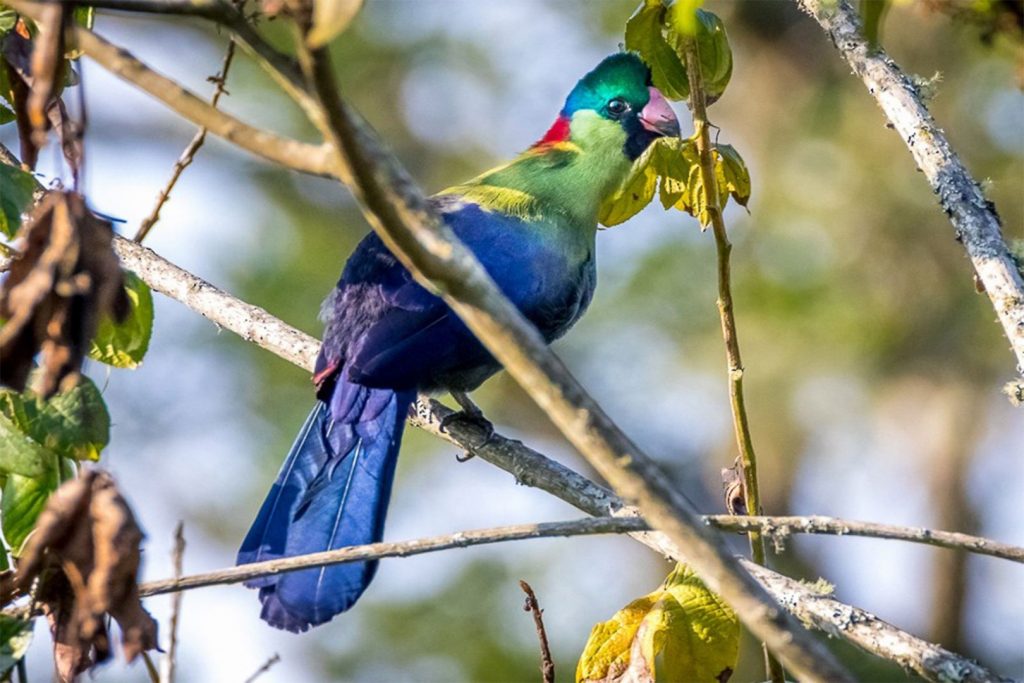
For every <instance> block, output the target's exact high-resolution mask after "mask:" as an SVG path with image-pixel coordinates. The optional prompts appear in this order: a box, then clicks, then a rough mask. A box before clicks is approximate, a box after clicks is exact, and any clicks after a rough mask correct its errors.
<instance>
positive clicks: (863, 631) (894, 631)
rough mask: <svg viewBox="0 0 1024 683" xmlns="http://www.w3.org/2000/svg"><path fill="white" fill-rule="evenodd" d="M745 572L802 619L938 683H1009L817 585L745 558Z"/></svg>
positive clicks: (1006, 679) (1009, 682) (974, 663)
mask: <svg viewBox="0 0 1024 683" xmlns="http://www.w3.org/2000/svg"><path fill="white" fill-rule="evenodd" d="M743 563H744V565H745V566H746V568H747V570H749V571H750V573H751V574H753V575H754V576H756V577H757V578H758V579H760V580H761V581H762V582H763V583H764V584H765V585H766V586H767V587H768V590H769V591H771V592H772V593H773V594H775V595H780V596H786V597H785V598H783V599H784V600H785V602H784V604H785V605H786V608H787V609H789V610H791V611H792V612H793V613H794V614H795V615H796V616H798V617H799V618H800V619H801V620H802V621H803V622H804V623H809V624H811V625H813V626H815V627H816V628H819V629H821V630H823V631H825V632H826V633H828V634H829V635H831V636H838V637H841V638H845V639H847V640H849V641H850V642H851V643H853V644H854V645H857V646H858V647H860V648H861V649H863V650H866V651H868V652H872V653H875V654H878V655H879V656H882V657H884V658H885V659H889V660H891V661H894V662H896V663H897V664H899V665H900V666H902V667H903V668H904V669H912V670H913V671H915V672H916V673H917V674H918V675H920V676H921V677H922V678H924V679H925V680H927V681H935V682H936V683H950V682H956V683H1011V679H1009V678H1003V677H1002V676H999V675H997V674H994V673H993V672H991V671H989V670H988V669H986V668H985V667H983V666H981V665H980V664H978V663H976V662H973V661H971V660H970V659H967V658H965V657H961V656H960V655H958V654H956V653H954V652H950V651H949V650H947V649H945V648H943V647H941V646H940V645H935V644H933V643H929V642H927V641H924V640H921V639H920V638H915V637H914V636H912V635H910V634H909V633H906V632H905V631H901V630H899V629H898V628H896V627H895V626H893V625H892V624H890V623H888V622H886V621H883V620H881V619H879V618H878V617H876V616H875V615H874V614H871V613H870V612H867V611H865V610H862V609H861V608H859V607H852V606H850V605H846V604H844V603H842V602H839V601H838V600H835V599H834V598H832V597H831V595H830V593H831V590H828V591H827V592H822V591H820V590H818V589H817V588H816V587H815V586H813V585H809V584H806V583H803V582H801V581H795V580H793V579H791V578H789V577H787V576H783V575H781V574H776V573H775V572H772V571H771V570H768V569H765V568H763V567H760V566H758V565H757V564H755V563H753V562H747V561H746V560H744V561H743Z"/></svg>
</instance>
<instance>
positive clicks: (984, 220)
mask: <svg viewBox="0 0 1024 683" xmlns="http://www.w3.org/2000/svg"><path fill="white" fill-rule="evenodd" d="M797 2H798V4H799V5H800V7H802V8H803V9H804V11H806V12H807V13H808V14H810V15H811V16H812V17H813V18H814V20H815V21H817V22H818V23H819V24H820V25H821V27H822V28H823V29H824V30H825V32H826V33H827V34H828V36H829V38H831V39H832V42H833V43H834V44H835V46H836V49H838V50H839V52H840V54H841V55H842V56H843V59H845V60H846V62H847V63H848V64H849V65H850V67H851V68H852V69H853V72H854V73H855V74H856V75H857V76H859V77H860V79H861V80H862V81H864V85H865V86H866V87H867V89H868V92H869V93H871V96H872V97H874V98H875V101H876V102H878V105H879V106H880V107H881V108H882V111H883V112H884V113H885V116H886V118H887V119H888V120H889V122H890V123H891V124H892V126H893V128H895V129H896V131H897V132H898V133H899V135H900V137H901V138H902V139H903V141H904V142H905V143H906V145H907V147H908V148H909V149H910V153H911V154H912V155H913V157H914V161H916V162H917V166H918V168H919V169H920V170H921V172H922V173H924V176H925V178H927V179H928V184H929V185H930V186H931V188H932V191H933V192H934V193H935V194H936V195H938V197H939V203H940V204H941V205H942V208H943V210H944V211H945V212H946V215H947V216H949V220H950V222H951V223H952V224H953V228H954V229H955V231H956V233H955V234H956V239H957V241H959V242H960V243H962V244H963V246H964V249H965V250H966V251H967V255H968V257H969V258H970V259H971V263H972V264H973V265H974V270H975V273H976V274H977V277H978V281H979V282H980V283H981V285H982V286H983V287H984V289H985V292H986V293H987V294H988V297H989V299H990V300H991V301H992V306H993V308H995V311H996V315H997V316H998V317H999V322H1000V323H1002V326H1003V330H1004V331H1005V332H1006V337H1007V339H1009V340H1010V346H1011V348H1012V349H1013V352H1014V354H1015V355H1016V357H1017V368H1018V372H1020V373H1024V278H1022V277H1021V274H1020V272H1019V271H1018V270H1017V266H1016V264H1015V263H1014V261H1013V258H1012V257H1011V256H1010V252H1009V249H1008V248H1007V246H1006V242H1005V241H1004V240H1003V234H1002V228H1001V226H1000V222H999V216H998V215H997V214H996V210H995V206H993V205H992V203H991V202H989V201H988V200H987V199H986V198H985V195H984V194H983V193H982V191H981V188H980V187H979V186H978V183H977V182H975V180H974V178H972V177H971V174H970V173H969V172H968V171H967V168H966V167H965V166H964V165H963V162H962V161H960V157H959V156H957V154H956V152H955V151H953V148H952V146H951V145H950V144H949V141H948V140H947V139H946V135H945V133H943V131H942V129H941V128H939V127H938V126H937V125H936V124H935V120H934V119H933V118H932V115H931V113H930V112H929V111H928V108H927V107H926V106H925V104H924V101H923V100H922V98H921V94H920V92H919V91H918V89H917V88H916V87H915V86H914V84H913V83H912V82H911V80H910V79H909V78H908V77H907V75H906V74H905V73H903V71H902V70H901V69H900V68H899V66H898V65H897V64H896V62H894V61H893V60H892V58H891V57H889V55H887V54H886V53H885V51H884V50H882V49H881V48H880V47H877V46H876V47H872V46H871V45H869V44H868V41H867V40H866V39H865V38H864V34H863V32H862V31H861V24H860V19H859V18H858V16H857V13H856V11H855V10H854V9H853V8H852V7H851V6H850V4H849V2H847V0H827V1H826V0H797Z"/></svg>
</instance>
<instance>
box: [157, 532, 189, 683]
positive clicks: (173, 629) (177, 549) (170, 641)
mask: <svg viewBox="0 0 1024 683" xmlns="http://www.w3.org/2000/svg"><path fill="white" fill-rule="evenodd" d="M184 559H185V523H184V522H182V521H179V522H178V524H177V526H175V527H174V548H173V549H172V551H171V565H172V567H173V571H174V578H175V579H180V578H181V575H182V574H183V566H184ZM181 598H182V594H181V593H175V594H174V595H172V596H171V619H170V622H169V623H168V625H167V631H168V636H167V652H165V653H164V656H163V659H162V660H161V661H160V683H174V674H175V671H174V669H175V666H176V664H177V658H178V620H179V618H180V616H181Z"/></svg>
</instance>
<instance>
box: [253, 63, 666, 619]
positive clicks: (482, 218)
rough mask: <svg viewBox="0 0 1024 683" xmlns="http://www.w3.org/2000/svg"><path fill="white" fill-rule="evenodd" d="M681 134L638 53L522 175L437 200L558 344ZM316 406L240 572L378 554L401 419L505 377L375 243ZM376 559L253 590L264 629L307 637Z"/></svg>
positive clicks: (345, 309)
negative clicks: (625, 213)
mask: <svg viewBox="0 0 1024 683" xmlns="http://www.w3.org/2000/svg"><path fill="white" fill-rule="evenodd" d="M678 135H679V122H678V120H677V118H676V115H675V113H674V112H673V110H672V108H671V106H670V105H669V104H668V102H667V101H666V99H665V97H664V96H663V95H662V94H661V92H660V91H659V90H658V89H657V88H655V87H654V86H653V85H652V82H651V72H650V69H649V68H648V67H647V66H646V65H645V64H644V62H643V61H642V60H641V59H640V57H639V56H638V55H636V54H635V53H631V52H619V53H616V54H613V55H611V56H609V57H606V58H605V59H603V60H602V61H601V62H600V63H599V64H598V65H597V66H596V67H595V68H594V69H593V70H591V71H590V72H588V73H587V74H586V75H584V76H583V77H582V78H581V79H580V80H579V81H578V82H577V83H576V85H575V86H574V87H573V88H572V90H571V91H570V93H569V95H568V97H567V98H566V100H565V104H564V106H563V107H562V109H561V110H560V112H559V114H558V116H557V118H556V119H555V122H554V123H553V124H552V125H551V127H550V128H549V129H548V130H547V132H546V133H545V134H544V136H543V137H542V138H540V139H539V140H538V141H537V142H535V143H534V144H533V145H531V146H530V147H529V148H528V149H526V150H525V151H524V152H523V153H521V154H520V155H519V156H517V157H515V158H514V159H513V160H512V161H510V162H509V163H507V164H504V165H502V166H499V167H497V168H494V169H492V170H490V171H487V172H485V173H483V174H481V175H479V176H477V177H476V178H474V179H472V180H469V181H468V182H465V183H462V184H460V185H455V186H454V187H450V188H448V189H446V190H442V191H441V192H439V193H437V194H436V195H434V196H432V197H431V198H430V199H429V200H428V201H429V202H430V204H431V205H432V206H433V208H434V210H435V211H436V212H437V214H438V215H439V216H440V218H441V219H442V220H443V221H444V222H445V223H446V224H447V225H448V226H449V227H450V228H451V229H452V231H453V232H454V233H455V235H456V236H457V237H458V238H459V239H460V240H461V241H462V242H463V243H464V244H465V246H466V247H467V248H468V249H469V250H470V251H472V252H473V254H474V255H475V256H476V258H477V259H478V260H479V261H480V263H481V265H482V266H483V267H484V269H485V270H486V271H487V272H488V274H489V275H490V276H491V278H492V279H493V280H494V282H495V283H496V284H497V286H498V287H499V288H500V289H501V291H502V293H503V294H504V295H505V296H506V297H507V298H508V299H509V300H510V301H511V302H512V303H513V304H514V305H515V306H516V307H517V308H518V309H519V311H520V312H521V313H522V314H523V315H524V316H525V317H526V318H527V319H528V320H529V321H530V322H531V323H533V325H535V326H536V327H537V329H538V330H539V331H540V333H541V335H542V336H543V337H544V339H545V341H546V342H547V343H549V344H550V343H551V342H553V341H554V340H556V339H558V338H559V337H561V336H562V335H564V334H565V333H566V332H567V331H568V330H569V328H570V327H572V326H573V324H575V323H576V321H577V320H579V318H580V316H582V315H583V313H584V311H585V310H586V309H587V306H588V305H589V304H590V301H591V298H592V296H593V293H594V287H595V284H596V270H595V258H594V257H595V235H596V233H597V228H598V214H599V210H600V207H601V204H602V202H603V201H605V199H606V198H608V197H609V196H611V195H612V194H613V193H614V192H615V191H616V190H617V189H618V187H619V186H620V185H621V184H622V182H623V181H624V180H625V178H626V177H627V175H628V174H629V171H630V168H631V167H632V165H633V162H634V161H636V159H637V158H638V157H640V155H641V154H642V153H643V152H644V151H645V150H646V149H647V148H648V146H649V145H650V144H651V143H652V142H653V141H654V140H655V139H657V138H659V137H664V136H678ZM321 320H322V321H323V322H324V324H325V331H324V337H323V343H322V345H321V349H320V353H319V356H318V358H317V362H316V366H315V371H314V375H313V381H314V384H315V387H316V398H317V401H316V404H315V406H314V408H313V410H312V412H311V413H310V414H309V417H308V418H307V419H306V421H305V423H304V424H303V426H302V429H301V430H300V431H299V434H298V436H297V437H296V439H295V441H294V444H293V445H292V447H291V449H290V451H289V452H288V455H287V456H286V458H285V461H284V464H283V466H282V468H281V470H280V473H279V474H278V476H277V480H276V481H275V482H274V484H273V487H272V488H271V490H270V492H269V494H268V495H267V497H266V499H265V500H264V502H263V505H262V506H261V507H260V509H259V512H258V513H257V515H256V519H255V521H254V522H253V524H252V527H251V528H250V529H249V532H248V534H247V535H246V537H245V539H244V541H243V542H242V545H241V548H240V550H239V552H238V557H237V563H238V564H239V565H244V564H249V563H253V562H260V561H264V560H272V559H277V558H281V557H288V556H295V555H301V554H307V553H312V552H319V551H324V550H331V549H336V548H341V547H346V546H353V545H361V544H367V543H375V542H379V541H380V540H381V539H382V538H383V531H384V519H385V515H386V512H387V508H388V503H389V499H390V496H391V487H392V482H393V480H394V473H395V463H396V461H397V457H398V451H399V447H400V444H401V440H402V429H403V426H404V424H405V419H406V417H407V414H408V412H409V409H410V408H411V406H412V404H413V402H414V401H415V398H416V395H417V393H427V394H431V393H433V394H439V393H442V392H448V393H449V394H451V396H452V397H453V398H455V400H456V401H457V402H458V403H459V405H460V406H461V407H462V408H463V410H462V411H461V412H460V413H456V415H458V416H462V417H465V418H466V419H475V418H479V417H480V413H479V409H477V408H476V406H475V405H474V404H473V402H472V400H471V399H470V398H469V396H468V393H469V392H471V391H473V390H474V389H476V388H477V387H478V386H480V384H481V383H483V382H484V381H485V380H486V379H487V378H489V377H490V376H491V375H493V374H495V373H496V372H497V371H498V370H500V368H501V366H500V363H499V362H498V361H497V360H496V359H495V358H494V357H493V356H492V355H491V354H490V353H489V352H488V351H487V350H486V349H485V348H484V346H483V345H482V344H481V343H480V342H479V341H478V340H477V339H476V337H474V335H473V333H472V332H470V330H469V329H468V328H467V327H466V325H465V324H464V323H463V322H462V320H461V319H460V318H459V317H458V316H457V315H456V314H455V313H454V312H453V311H452V310H451V309H450V308H449V307H448V305H447V304H446V303H445V302H444V301H443V300H442V299H441V298H439V297H437V296H435V295H434V294H432V293H430V292H429V291H427V290H426V289H425V288H424V287H422V286H421V285H420V284H419V283H417V282H416V281H415V279H414V278H413V277H412V275H411V274H410V273H409V271H408V270H407V269H406V268H405V267H404V266H403V265H402V264H401V263H400V262H399V261H398V260H397V259H396V258H395V257H394V256H393V255H392V254H391V252H390V251H389V250H388V249H387V247H386V246H385V245H384V243H383V242H382V241H381V239H380V238H379V237H378V236H377V234H376V233H373V232H371V233H369V234H368V235H367V236H366V237H365V238H364V239H363V240H362V241H361V242H360V243H359V245H358V246H357V247H356V249H355V250H354V251H353V253H352V254H351V256H350V257H349V259H348V261H347V262H346V264H345V267H344V269H343V271H342V274H341V278H340V280H339V281H338V284H337V286H336V287H335V288H334V290H333V291H332V292H331V293H330V295H329V296H328V297H327V299H326V300H325V301H324V304H323V307H322V309H321ZM376 570H377V562H376V561H366V562H357V563H349V564H342V565H334V566H330V567H320V568H313V569H304V570H300V571H295V572H289V573H283V574H277V575H273V576H267V577H264V578H258V579H253V580H251V581H249V582H248V583H247V584H246V585H247V586H249V587H250V588H256V589H258V590H259V599H260V601H261V603H262V609H261V613H260V616H261V618H262V619H263V620H264V621H266V622H267V623H269V624H270V625H271V626H274V627H276V628H280V629H284V630H287V631H292V632H303V631H306V630H308V629H309V628H310V627H312V626H318V625H320V624H323V623H325V622H328V621H330V620H331V619H333V618H334V617H335V616H336V615H338V614H340V613H341V612H344V611H345V610H347V609H349V608H350V607H351V606H352V605H353V604H354V603H355V602H356V600H357V599H358V598H359V597H360V596H361V595H362V594H363V592H364V591H365V590H366V588H367V586H368V585H369V584H370V582H371V580H372V579H373V577H374V574H375V573H376Z"/></svg>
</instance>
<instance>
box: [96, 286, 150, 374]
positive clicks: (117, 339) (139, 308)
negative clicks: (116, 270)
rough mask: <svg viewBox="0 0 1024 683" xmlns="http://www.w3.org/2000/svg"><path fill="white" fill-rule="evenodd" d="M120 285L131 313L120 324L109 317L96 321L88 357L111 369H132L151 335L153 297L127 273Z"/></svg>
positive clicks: (139, 360)
mask: <svg viewBox="0 0 1024 683" xmlns="http://www.w3.org/2000/svg"><path fill="white" fill-rule="evenodd" d="M124 281H125V293H127V294H128V299H129V301H131V312H130V313H129V314H128V317H127V318H125V320H124V322H121V323H117V322H114V320H113V319H111V318H110V317H109V316H104V317H103V319H102V320H100V324H99V328H98V329H97V331H96V336H95V337H93V340H92V343H91V345H90V347H89V357H90V358H92V359H94V360H98V361H100V362H101V363H106V364H107V365H112V366H114V367H115V368H129V369H134V368H137V367H138V366H139V364H140V363H141V362H142V358H143V357H144V356H145V355H146V350H147V349H149V340H150V337H152V335H153V293H152V292H151V291H150V289H149V287H148V286H147V285H146V283H145V282H143V281H142V280H141V279H140V278H139V276H138V275H136V274H135V273H133V272H131V271H128V270H126V271H124Z"/></svg>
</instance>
